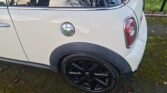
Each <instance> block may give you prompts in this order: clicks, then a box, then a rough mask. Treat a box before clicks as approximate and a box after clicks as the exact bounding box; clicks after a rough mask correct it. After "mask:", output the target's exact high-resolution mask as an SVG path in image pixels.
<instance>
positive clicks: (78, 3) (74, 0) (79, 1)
mask: <svg viewBox="0 0 167 93" xmlns="http://www.w3.org/2000/svg"><path fill="white" fill-rule="evenodd" d="M67 4H68V5H70V6H72V7H110V6H111V5H114V4H116V0H67Z"/></svg>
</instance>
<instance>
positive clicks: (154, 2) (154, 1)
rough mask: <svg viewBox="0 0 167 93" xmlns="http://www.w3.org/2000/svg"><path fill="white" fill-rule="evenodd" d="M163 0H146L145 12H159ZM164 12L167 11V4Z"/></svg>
mask: <svg viewBox="0 0 167 93" xmlns="http://www.w3.org/2000/svg"><path fill="white" fill-rule="evenodd" d="M162 2H163V0H145V12H148V13H157V12H159V10H160V8H161V5H162ZM164 13H167V4H166V6H165V8H164Z"/></svg>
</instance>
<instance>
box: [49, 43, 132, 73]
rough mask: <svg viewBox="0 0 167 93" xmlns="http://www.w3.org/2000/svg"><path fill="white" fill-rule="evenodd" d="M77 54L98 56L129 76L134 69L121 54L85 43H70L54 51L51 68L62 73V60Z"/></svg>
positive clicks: (51, 56) (51, 57)
mask: <svg viewBox="0 0 167 93" xmlns="http://www.w3.org/2000/svg"><path fill="white" fill-rule="evenodd" d="M75 53H85V54H90V55H94V56H98V57H100V58H102V59H104V60H106V61H107V62H109V63H110V64H112V65H113V66H114V67H116V69H118V70H119V72H120V73H121V74H128V75H129V73H132V69H131V67H130V65H129V64H128V62H127V61H126V60H125V59H124V58H123V57H121V56H120V55H119V54H117V53H115V52H113V51H112V50H110V49H107V48H105V47H103V46H100V45H96V44H90V43H84V42H75V43H68V44H65V45H62V46H59V47H57V48H56V49H55V50H53V52H52V53H51V55H50V64H51V68H52V69H53V70H56V71H59V72H60V67H61V60H62V59H63V58H64V57H65V56H68V55H70V54H75Z"/></svg>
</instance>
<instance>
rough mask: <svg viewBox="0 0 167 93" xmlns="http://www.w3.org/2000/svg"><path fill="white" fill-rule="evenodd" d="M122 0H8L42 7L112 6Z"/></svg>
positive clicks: (14, 4) (19, 4) (17, 3)
mask: <svg viewBox="0 0 167 93" xmlns="http://www.w3.org/2000/svg"><path fill="white" fill-rule="evenodd" d="M121 1H122V0H9V5H11V6H37V7H38V6H40V7H41V6H42V7H112V6H116V5H118V4H120V3H121Z"/></svg>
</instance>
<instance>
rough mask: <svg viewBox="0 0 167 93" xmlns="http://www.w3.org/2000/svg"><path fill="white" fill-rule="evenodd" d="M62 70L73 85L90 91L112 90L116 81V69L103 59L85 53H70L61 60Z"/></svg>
mask: <svg viewBox="0 0 167 93" xmlns="http://www.w3.org/2000/svg"><path fill="white" fill-rule="evenodd" d="M62 72H63V74H64V76H65V78H66V79H67V80H68V81H69V82H70V83H71V84H72V85H74V86H76V87H78V88H80V89H81V90H83V91H86V92H91V93H102V92H106V91H108V90H112V89H114V88H115V86H116V85H117V83H118V80H119V75H118V72H117V70H116V69H115V68H114V67H113V66H111V65H110V64H108V62H106V61H105V60H102V59H100V58H98V57H95V56H91V55H87V54H72V55H69V56H67V57H65V58H64V59H63V61H62Z"/></svg>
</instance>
